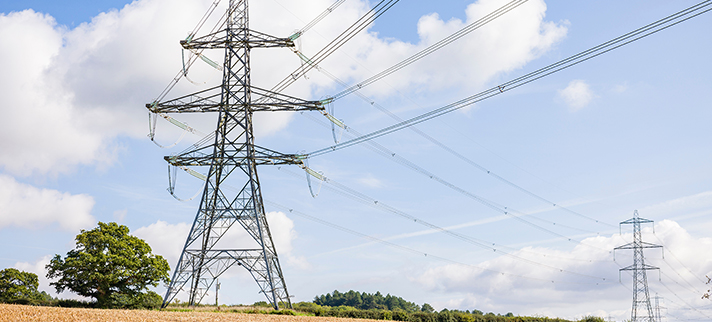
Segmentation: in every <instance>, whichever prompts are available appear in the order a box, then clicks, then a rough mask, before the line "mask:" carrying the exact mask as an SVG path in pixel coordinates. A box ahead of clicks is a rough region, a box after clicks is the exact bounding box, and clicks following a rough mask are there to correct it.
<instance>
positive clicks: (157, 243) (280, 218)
mask: <svg viewBox="0 0 712 322" xmlns="http://www.w3.org/2000/svg"><path fill="white" fill-rule="evenodd" d="M267 222H268V224H269V228H270V232H271V234H272V240H273V241H274V245H275V248H276V249H277V254H278V255H279V256H280V258H282V261H283V262H282V265H284V264H288V265H293V266H295V267H297V268H306V267H309V263H308V262H306V259H305V258H303V257H299V256H294V255H293V254H292V241H293V240H294V239H295V238H296V237H297V235H296V232H295V231H294V222H293V221H292V220H291V219H289V217H287V216H286V215H285V214H284V213H282V212H268V213H267ZM189 231H190V225H189V224H187V223H177V224H169V223H167V222H165V221H161V220H159V221H157V222H155V223H153V224H151V225H148V226H146V227H141V228H138V229H136V230H135V231H134V232H133V233H132V234H133V235H134V236H136V237H139V238H141V239H143V240H145V241H146V242H147V243H148V244H149V245H150V246H151V249H152V250H153V253H154V254H157V255H161V256H163V257H164V258H166V260H168V262H169V263H170V265H171V267H174V266H175V264H176V263H177V262H178V259H179V258H180V253H181V251H182V250H183V246H184V244H185V240H186V238H187V237H188V233H189ZM255 245H256V243H255V241H254V240H253V239H252V238H251V237H249V236H248V235H247V232H245V230H243V229H242V226H240V225H238V224H235V225H234V226H232V228H230V230H229V231H228V232H227V233H226V234H225V236H224V237H223V238H222V239H221V241H220V242H219V243H218V244H217V245H216V247H217V248H220V247H222V246H225V248H231V249H234V248H253V247H254V246H255Z"/></svg>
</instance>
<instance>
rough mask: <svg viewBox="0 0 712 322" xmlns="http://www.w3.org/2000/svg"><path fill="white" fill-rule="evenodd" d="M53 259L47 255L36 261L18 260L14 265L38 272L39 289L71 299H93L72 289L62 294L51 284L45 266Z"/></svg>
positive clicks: (26, 270)
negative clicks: (73, 291)
mask: <svg viewBox="0 0 712 322" xmlns="http://www.w3.org/2000/svg"><path fill="white" fill-rule="evenodd" d="M51 259H52V256H50V255H46V256H44V257H42V258H40V259H39V260H37V261H36V262H34V263H30V262H17V263H15V265H14V267H15V268H17V269H19V270H21V271H25V272H31V273H35V274H37V280H38V282H39V287H38V289H39V290H40V291H45V292H47V293H48V294H50V295H52V296H54V297H60V298H70V299H77V300H91V299H90V298H86V297H83V296H80V295H77V294H76V293H72V292H70V291H65V292H63V293H61V295H60V293H57V290H56V289H55V288H54V287H52V286H50V285H49V283H50V280H49V279H47V269H46V268H45V266H47V264H49V261H50V260H51Z"/></svg>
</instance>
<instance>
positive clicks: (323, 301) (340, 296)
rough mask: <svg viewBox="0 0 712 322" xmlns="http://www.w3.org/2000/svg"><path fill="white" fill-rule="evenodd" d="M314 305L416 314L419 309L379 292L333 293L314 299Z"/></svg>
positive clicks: (415, 305)
mask: <svg viewBox="0 0 712 322" xmlns="http://www.w3.org/2000/svg"><path fill="white" fill-rule="evenodd" d="M314 303H316V304H318V305H323V306H342V305H343V306H351V307H355V308H357V309H362V310H370V309H384V310H403V311H405V312H418V311H420V307H419V306H418V304H415V303H412V302H408V301H406V300H404V299H403V298H400V297H397V296H392V295H390V294H387V295H386V296H383V295H382V294H381V292H376V293H375V294H369V293H366V292H363V293H359V292H356V291H353V290H351V291H348V292H346V293H341V292H339V291H334V292H333V293H331V294H329V293H327V294H325V295H320V296H316V297H314Z"/></svg>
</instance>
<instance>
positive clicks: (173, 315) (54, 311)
mask: <svg viewBox="0 0 712 322" xmlns="http://www.w3.org/2000/svg"><path fill="white" fill-rule="evenodd" d="M0 321H2V322H5V321H13V322H15V321H22V322H25V321H28V322H29V321H42V322H68V321H87V322H105V321H126V322H153V321H191V322H192V321H196V322H198V321H218V322H223V321H224V322H238V321H239V322H326V321H338V322H354V321H358V322H376V321H375V320H363V319H358V320H356V319H346V318H333V317H313V316H293V315H274V314H269V315H268V314H246V313H234V312H229V313H228V312H225V313H218V312H200V311H198V312H175V311H147V310H100V309H78V308H63V307H45V306H30V305H12V304H0ZM380 322H383V321H380Z"/></svg>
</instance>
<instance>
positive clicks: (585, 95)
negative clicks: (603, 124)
mask: <svg viewBox="0 0 712 322" xmlns="http://www.w3.org/2000/svg"><path fill="white" fill-rule="evenodd" d="M559 97H560V98H561V99H563V100H564V103H566V105H567V106H568V107H569V109H571V111H574V112H575V111H578V110H580V109H582V108H584V107H586V106H587V105H588V104H589V103H591V100H593V91H591V88H590V87H589V85H588V84H587V83H586V82H585V81H583V80H580V79H575V80H572V81H571V82H570V83H569V85H568V86H566V88H564V89H562V90H560V91H559Z"/></svg>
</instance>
